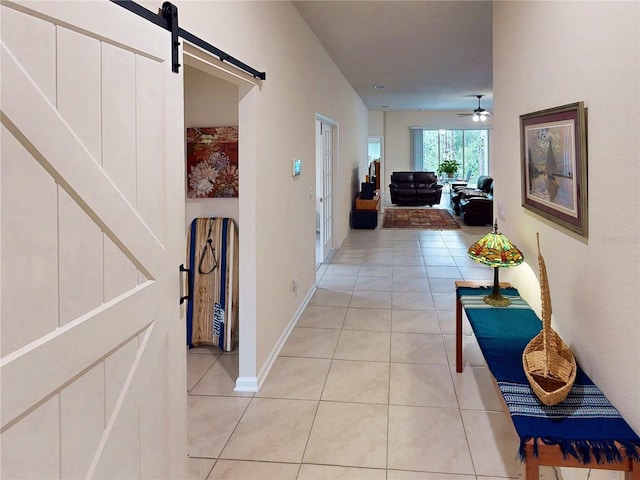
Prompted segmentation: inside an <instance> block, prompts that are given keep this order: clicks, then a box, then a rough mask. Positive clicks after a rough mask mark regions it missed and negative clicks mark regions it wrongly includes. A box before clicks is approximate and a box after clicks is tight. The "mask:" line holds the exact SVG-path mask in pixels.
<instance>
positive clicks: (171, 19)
mask: <svg viewBox="0 0 640 480" xmlns="http://www.w3.org/2000/svg"><path fill="white" fill-rule="evenodd" d="M111 1H112V2H113V3H115V4H117V5H120V6H121V7H123V8H126V9H127V10H129V11H130V12H133V13H135V14H136V15H138V16H140V17H142V18H145V19H146V20H148V21H150V22H152V23H155V24H156V25H158V26H159V27H162V28H164V29H165V30H168V31H169V32H171V62H172V70H173V71H174V72H175V73H178V72H179V71H180V67H181V65H180V63H179V56H178V47H179V46H180V42H179V41H178V37H182V38H183V39H185V40H186V41H188V42H190V43H192V44H194V45H197V46H198V47H200V48H202V49H203V50H206V51H207V52H209V53H211V54H212V55H215V56H216V57H218V58H219V59H220V60H221V61H223V62H227V63H230V64H231V65H233V66H235V67H237V68H239V69H241V70H243V71H245V72H247V73H248V74H249V75H252V76H253V77H255V78H259V79H260V80H266V78H267V74H266V73H265V72H259V71H258V70H256V69H255V68H252V67H250V66H249V65H247V64H246V63H243V62H241V61H240V60H238V59H237V58H234V57H232V56H231V55H229V54H228V53H225V52H223V51H222V50H220V49H219V48H216V47H214V46H213V45H211V44H210V43H209V42H205V41H204V40H202V39H201V38H200V37H197V36H195V35H194V34H192V33H190V32H188V31H186V30H185V29H183V28H180V26H179V25H178V7H176V6H175V5H173V4H172V3H171V2H164V3H163V4H162V9H161V10H160V13H158V14H155V13H153V12H152V11H150V10H147V9H146V8H144V7H143V6H141V5H139V4H137V3H136V2H133V1H131V0H111Z"/></svg>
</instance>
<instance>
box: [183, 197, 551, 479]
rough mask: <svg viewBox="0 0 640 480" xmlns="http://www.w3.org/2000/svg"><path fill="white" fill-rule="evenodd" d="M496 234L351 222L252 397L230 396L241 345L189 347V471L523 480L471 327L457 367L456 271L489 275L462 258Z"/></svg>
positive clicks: (202, 475)
mask: <svg viewBox="0 0 640 480" xmlns="http://www.w3.org/2000/svg"><path fill="white" fill-rule="evenodd" d="M443 203H444V204H446V203H445V202H444V201H443ZM380 223H381V222H380ZM489 230H490V227H489V226H486V227H472V228H470V227H465V226H463V227H462V228H461V229H459V230H443V231H415V230H381V229H376V230H352V231H351V232H350V234H349V235H348V237H347V238H346V240H345V242H344V243H343V245H342V246H341V248H340V249H339V250H338V251H337V252H336V253H335V255H334V257H333V258H332V260H331V261H330V263H329V264H326V265H322V266H321V267H320V269H319V270H318V273H317V284H318V288H317V291H316V292H315V294H314V296H313V298H312V299H311V301H310V303H309V305H308V306H307V307H306V309H305V311H304V313H303V314H302V316H301V318H300V319H299V321H298V323H297V325H296V327H295V328H294V330H293V331H292V333H291V335H290V337H289V339H288V341H287V343H286V344H285V346H284V348H283V349H282V351H281V352H280V356H279V357H278V358H277V360H276V362H275V364H274V366H273V368H272V370H271V372H270V374H269V376H268V378H267V380H266V382H265V384H264V385H263V387H262V388H261V390H260V392H258V393H257V394H255V395H253V394H242V393H239V394H238V393H234V392H233V387H234V380H235V375H236V374H237V373H236V372H237V355H236V354H233V353H231V354H229V353H225V354H222V355H221V354H220V352H219V351H217V350H216V351H213V350H212V349H208V348H196V349H192V350H191V351H190V352H189V355H188V366H189V377H188V381H189V385H188V386H189V399H188V401H189V455H190V457H191V458H190V459H189V467H190V475H191V478H197V479H210V480H211V479H281V480H288V479H291V480H295V479H298V480H310V479H367V480H369V479H371V480H376V479H380V480H384V479H387V480H408V479H416V480H476V479H477V480H480V479H483V480H495V479H499V478H500V479H502V478H518V476H519V474H520V468H521V467H520V463H519V461H518V460H517V458H516V452H517V446H518V438H517V436H516V434H515V431H514V430H513V427H512V425H511V422H510V420H509V419H508V418H507V416H506V415H505V414H504V413H503V412H502V407H501V399H500V398H499V396H498V395H497V393H496V391H495V390H494V387H493V384H492V382H491V380H490V376H489V373H488V371H487V369H486V366H485V363H484V360H483V359H482V355H481V354H480V351H479V349H478V347H477V344H476V343H475V341H474V338H473V335H472V334H471V331H470V327H469V326H468V325H466V327H465V336H464V355H465V362H466V368H465V370H464V372H463V373H461V374H457V373H456V372H455V365H454V363H455V346H454V337H455V311H454V309H455V293H454V280H456V279H465V280H483V281H488V282H490V281H491V279H492V271H491V270H490V269H489V268H488V267H485V266H482V265H479V264H477V263H475V262H473V261H472V260H470V259H469V258H468V257H467V254H466V250H467V248H468V246H469V245H471V243H473V242H474V241H475V240H477V239H478V238H480V237H481V236H482V235H484V234H485V233H486V232H488V231H489ZM541 478H544V479H552V478H555V474H554V472H553V470H552V469H544V470H543V474H542V475H541Z"/></svg>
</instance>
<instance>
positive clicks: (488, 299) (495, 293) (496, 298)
mask: <svg viewBox="0 0 640 480" xmlns="http://www.w3.org/2000/svg"><path fill="white" fill-rule="evenodd" d="M483 300H484V303H486V304H488V305H491V306H492V307H506V306H508V305H511V300H509V299H508V298H507V297H503V296H502V294H501V293H500V280H499V279H498V267H494V268H493V290H492V291H491V295H485V296H484V297H483Z"/></svg>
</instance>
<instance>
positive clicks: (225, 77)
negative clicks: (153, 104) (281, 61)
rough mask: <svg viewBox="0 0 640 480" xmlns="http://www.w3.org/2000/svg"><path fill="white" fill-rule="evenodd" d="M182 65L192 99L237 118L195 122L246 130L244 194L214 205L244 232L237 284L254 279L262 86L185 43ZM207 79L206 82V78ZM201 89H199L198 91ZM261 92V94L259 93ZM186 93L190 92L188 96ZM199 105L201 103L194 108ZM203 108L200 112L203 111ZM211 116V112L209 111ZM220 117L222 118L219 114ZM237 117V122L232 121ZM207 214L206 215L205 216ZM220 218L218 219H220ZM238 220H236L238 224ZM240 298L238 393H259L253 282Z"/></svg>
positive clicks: (196, 207)
mask: <svg viewBox="0 0 640 480" xmlns="http://www.w3.org/2000/svg"><path fill="white" fill-rule="evenodd" d="M183 64H184V65H185V67H189V72H190V74H191V75H192V76H193V75H197V76H198V77H199V78H200V81H201V82H203V84H204V88H203V90H202V91H200V92H197V89H196V91H195V92H194V93H189V94H190V95H191V94H193V95H198V94H199V95H203V96H206V95H209V96H210V97H211V98H209V100H215V101H216V102H217V104H216V106H217V109H218V110H220V109H221V108H222V107H223V106H224V110H227V111H228V112H227V113H229V112H231V111H233V115H230V116H229V117H227V118H219V117H216V118H212V117H210V116H209V115H211V114H210V113H207V112H206V110H207V109H206V108H205V109H204V110H203V109H202V108H200V109H198V110H196V111H192V112H191V114H192V116H191V117H190V119H191V120H197V122H198V123H199V122H208V121H214V120H215V121H221V122H222V121H223V122H225V123H226V122H228V121H232V119H233V118H235V119H236V120H237V125H238V128H239V129H241V130H242V132H243V133H242V140H241V141H240V142H239V144H238V157H239V159H240V169H239V184H240V185H239V186H240V191H241V192H242V194H241V195H240V196H239V198H237V199H210V200H212V201H215V202H216V207H215V208H216V210H217V212H216V213H217V214H219V215H226V216H229V217H232V218H234V220H236V221H237V224H238V228H239V229H242V235H239V251H240V252H241V254H242V257H241V258H242V260H241V261H240V266H239V267H240V268H239V272H238V275H239V278H255V274H256V273H255V272H256V262H255V251H256V248H257V247H256V235H255V222H254V221H253V219H255V217H256V197H255V195H256V193H255V191H256V188H255V187H256V182H257V179H256V176H255V165H256V161H257V160H256V159H257V155H256V151H255V143H256V135H257V133H256V122H255V104H256V96H257V91H258V90H259V87H260V85H261V82H260V81H259V80H256V79H255V78H253V77H251V76H250V75H248V74H245V73H243V72H240V71H238V70H237V69H235V68H234V67H230V66H229V65H227V64H225V63H224V62H222V61H220V60H218V59H217V58H215V57H213V56H211V55H210V54H208V53H206V52H204V51H202V50H200V49H199V48H196V47H194V46H192V45H191V44H189V43H188V42H187V41H185V42H184V47H183ZM203 75H204V77H208V78H209V82H210V83H208V87H207V82H206V79H205V78H202V76H203ZM196 86H197V85H196ZM211 87H213V88H214V89H216V90H218V91H219V93H221V94H219V95H214V92H213V90H211ZM255 87H258V88H255ZM225 92H227V94H228V96H229V97H231V98H229V99H227V100H225V99H224V98H223V97H224V96H225ZM185 93H187V92H185ZM192 100H193V99H186V100H185V104H193V103H194V102H193V101H192ZM196 103H197V102H196ZM202 104H203V105H204V106H206V102H205V101H204V100H202ZM201 107H202V106H201ZM208 110H212V109H211V108H209V109H208ZM217 115H220V114H217ZM234 115H235V117H234ZM210 206H211V205H210V203H207V202H206V201H203V200H199V201H198V202H196V203H195V204H190V205H189V206H188V211H187V212H186V216H187V218H186V223H187V224H189V223H190V221H191V217H194V216H212V215H211V214H210V213H207V212H210V210H209V208H210ZM204 210H207V211H206V212H205V211H204ZM219 215H218V216H219ZM236 216H237V218H236ZM238 296H239V309H238V310H239V319H238V332H237V335H238V338H239V339H241V341H239V342H238V377H237V378H236V379H235V384H236V387H235V390H237V391H249V392H255V391H257V389H258V372H257V364H256V334H255V332H256V323H257V320H256V319H257V312H256V308H255V305H256V302H255V299H256V285H255V283H252V282H244V281H243V282H240V288H239V292H238Z"/></svg>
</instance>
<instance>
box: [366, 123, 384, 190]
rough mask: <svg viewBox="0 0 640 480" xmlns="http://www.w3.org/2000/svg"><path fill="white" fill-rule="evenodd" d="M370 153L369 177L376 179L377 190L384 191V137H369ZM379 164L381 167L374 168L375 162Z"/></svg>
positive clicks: (368, 150) (368, 147)
mask: <svg viewBox="0 0 640 480" xmlns="http://www.w3.org/2000/svg"><path fill="white" fill-rule="evenodd" d="M367 152H368V164H367V168H368V170H367V171H368V175H369V177H370V178H372V179H373V177H375V184H376V189H380V190H382V185H383V184H384V182H383V181H382V177H383V176H384V174H383V173H382V172H384V137H382V136H377V135H371V136H370V137H369V142H368V146H367ZM376 161H377V162H379V167H378V168H374V165H375V164H374V163H373V162H376Z"/></svg>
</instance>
